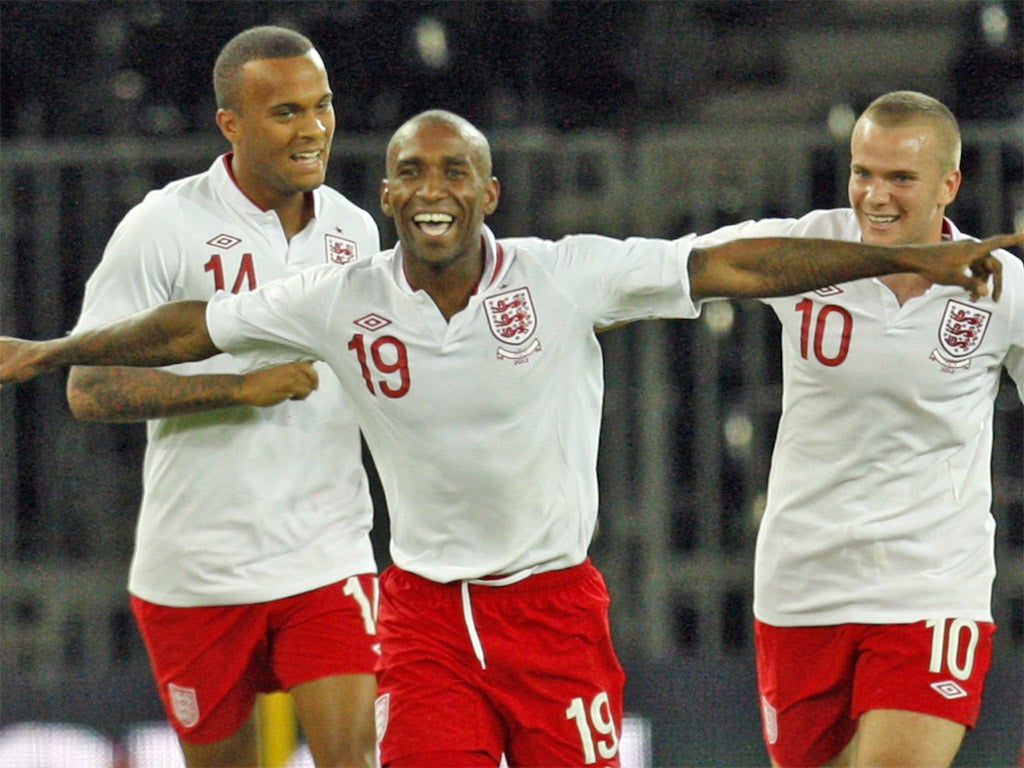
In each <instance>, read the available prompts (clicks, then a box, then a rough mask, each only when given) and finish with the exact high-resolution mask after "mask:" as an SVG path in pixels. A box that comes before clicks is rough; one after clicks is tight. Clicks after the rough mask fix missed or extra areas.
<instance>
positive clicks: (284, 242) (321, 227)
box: [68, 27, 380, 766]
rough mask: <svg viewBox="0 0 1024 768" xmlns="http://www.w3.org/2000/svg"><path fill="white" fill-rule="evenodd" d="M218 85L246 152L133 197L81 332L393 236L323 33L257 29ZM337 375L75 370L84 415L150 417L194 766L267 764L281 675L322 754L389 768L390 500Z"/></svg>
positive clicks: (176, 659)
mask: <svg viewBox="0 0 1024 768" xmlns="http://www.w3.org/2000/svg"><path fill="white" fill-rule="evenodd" d="M213 84H214V90H215V92H216V96H217V104H218V110H217V113H216V121H217V125H218V126H219V127H220V129H221V132H222V133H223V135H224V137H225V138H226V139H227V141H228V142H229V143H230V145H231V151H230V152H227V153H225V154H224V155H221V156H220V157H218V158H216V159H215V160H214V162H213V164H212V165H211V167H210V168H209V169H208V170H207V171H206V172H205V173H201V174H198V175H196V176H191V177H189V178H185V179H180V180H177V181H174V182H172V183H171V184H169V185H168V186H166V187H164V188H163V189H160V190H156V191H153V192H151V193H150V194H149V195H147V196H146V198H145V199H144V200H143V201H142V202H141V203H140V204H139V205H137V206H136V207H135V208H133V209H132V210H131V211H129V212H128V214H127V215H126V216H125V217H124V219H123V220H122V221H121V223H120V224H119V225H118V227H117V229H116V231H115V232H114V234H113V236H112V237H111V239H110V242H109V243H108V245H107V248H106V250H105V252H104V254H103V260H102V261H101V263H100V265H99V266H98V267H97V269H96V271H95V272H94V273H93V275H92V276H91V277H90V279H89V282H88V285H87V286H86V292H85V300H84V305H83V309H82V315H81V317H80V318H79V321H78V325H77V329H78V330H86V329H90V328H94V327H96V326H97V325H99V324H102V323H105V322H108V321H111V320H114V319H116V318H118V317H123V316H125V315H129V314H131V313H133V312H138V311H140V310H142V309H145V308H147V307H153V306H156V305H158V304H160V303H162V302H166V301H170V300H172V299H204V300H205V299H208V298H210V297H211V296H213V295H214V293H216V292H217V291H220V290H223V291H230V292H231V293H234V294H238V293H244V292H247V291H250V290H253V289H255V288H257V287H258V286H261V285H263V284H264V283H268V282H270V281H271V280H274V279H277V278H281V277H286V276H289V275H292V274H294V273H296V272H298V271H300V270H301V269H302V268H304V267H310V266H318V265H322V264H330V265H331V267H332V268H335V269H340V268H341V266H340V265H339V264H336V263H335V262H345V261H350V260H352V259H355V258H356V257H358V256H369V255H371V254H373V253H375V252H376V251H377V250H379V248H380V241H379V236H378V233H377V225H376V223H375V222H374V220H373V218H372V217H371V216H370V215H369V214H368V213H367V212H366V211H363V210H361V209H359V208H358V207H356V206H355V205H353V204H352V203H351V202H350V201H349V200H348V199H346V198H345V197H343V196H342V195H341V194H340V193H339V192H337V191H336V190H334V189H331V188H329V187H326V186H324V179H325V174H326V172H327V162H328V158H329V156H330V150H331V141H332V140H333V138H334V107H333V94H332V92H331V86H330V81H329V79H328V76H327V70H326V68H325V66H324V62H323V59H322V58H321V57H320V54H319V53H318V52H317V50H316V49H315V48H314V47H313V44H312V43H311V42H310V41H309V40H308V39H307V38H306V37H304V36H303V35H300V34H298V33H297V32H294V31H292V30H289V29H284V28H281V27H254V28H252V29H248V30H246V31H244V32H241V33H240V34H238V35H236V36H235V37H234V38H232V39H231V40H230V41H228V43H227V44H226V45H225V46H224V48H223V49H222V51H221V52H220V55H219V56H218V58H217V60H216V63H215V65H214V73H213ZM326 379H327V380H326V381H324V382H322V383H321V386H320V388H319V391H317V392H312V390H313V389H314V388H316V387H317V385H318V373H317V371H316V369H315V368H314V366H313V365H312V364H311V363H309V362H294V363H289V364H287V365H283V366H276V367H272V368H268V369H267V370H263V371H259V372H251V368H250V367H247V366H246V364H245V363H244V361H240V360H237V359H232V358H230V357H229V356H227V355H220V356H218V357H216V358H214V359H212V360H209V361H205V362H202V363H193V364H189V365H186V366H177V367H175V368H173V369H169V370H168V369H162V370H140V369H131V368H74V369H72V371H71V375H70V377H69V380H68V399H69V402H70V404H71V407H72V410H73V411H74V413H75V415H76V416H78V417H79V418H81V419H86V420H91V421H142V420H145V421H146V422H147V438H148V439H147V445H146V459H145V462H144V466H143V485H144V494H143V500H142V506H141V510H140V514H139V524H138V528H137V532H136V542H135V552H134V555H133V558H132V566H131V574H130V578H129V585H128V587H129V591H130V592H131V605H132V610H133V612H134V614H135V617H136V620H137V622H138V625H139V628H140V630H141V633H142V636H143V638H144V639H145V641H146V646H147V649H148V651H149V656H150V661H151V664H152V667H153V672H154V675H155V677H156V680H157V685H158V689H159V691H160V696H161V698H162V699H163V702H164V706H165V708H166V711H167V717H168V719H169V721H170V722H171V724H172V725H173V726H174V728H175V730H176V732H177V734H178V737H179V740H180V743H181V746H182V750H183V751H184V754H185V759H186V762H187V763H188V765H190V766H193V765H196V766H200V765H201V766H210V765H230V766H254V765H256V763H257V744H256V731H255V728H254V725H253V723H254V721H253V704H254V701H255V698H256V695H257V693H259V692H262V691H272V690H277V689H284V690H289V691H290V692H291V693H292V697H293V699H294V701H295V704H296V710H297V713H298V717H299V720H300V721H301V723H302V727H303V730H304V732H305V734H306V737H307V740H308V743H309V747H310V751H311V752H312V755H313V758H314V760H315V762H316V764H317V765H318V766H337V765H346V766H349V765H366V766H369V765H373V764H374V762H375V758H376V756H375V746H376V742H375V735H374V727H373V700H374V694H375V690H376V685H375V679H374V675H373V672H374V665H375V663H376V653H375V651H374V646H375V644H376V635H375V630H374V626H373V616H372V611H370V610H369V609H368V608H365V606H370V605H372V604H373V601H374V595H375V592H376V577H375V571H376V566H375V563H374V558H373V551H372V547H371V544H370V539H369V531H370V527H371V525H372V521H373V514H372V507H371V504H370V497H369V492H368V483H367V479H366V475H365V473H364V471H363V466H362V451H361V444H360V440H359V432H358V429H357V428H356V426H355V424H354V423H353V420H352V413H351V410H350V408H349V407H348V406H347V405H346V403H345V400H344V396H343V395H342V392H341V387H340V386H338V383H337V381H336V380H335V379H334V378H333V377H331V376H328V377H326ZM307 395H308V396H309V399H308V400H307V401H306V402H302V403H298V402H282V401H287V400H288V399H289V398H304V397H306V396H307ZM270 405H273V406H274V407H262V408H260V407H255V406H270Z"/></svg>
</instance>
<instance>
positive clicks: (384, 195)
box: [380, 179, 395, 217]
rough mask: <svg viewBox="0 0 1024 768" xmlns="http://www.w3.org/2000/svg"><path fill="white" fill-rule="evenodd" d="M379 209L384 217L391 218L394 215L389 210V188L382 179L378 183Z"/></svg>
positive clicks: (385, 180)
mask: <svg viewBox="0 0 1024 768" xmlns="http://www.w3.org/2000/svg"><path fill="white" fill-rule="evenodd" d="M380 209H381V210H382V211H384V215H385V216H388V217H391V216H394V215H395V212H394V210H393V209H392V208H391V187H390V186H388V180H387V179H383V180H381V182H380Z"/></svg>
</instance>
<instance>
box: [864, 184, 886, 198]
mask: <svg viewBox="0 0 1024 768" xmlns="http://www.w3.org/2000/svg"><path fill="white" fill-rule="evenodd" d="M864 199H865V200H866V201H867V202H869V203H884V202H887V201H888V199H889V185H888V184H887V183H886V181H885V180H884V179H871V180H870V181H868V182H867V183H865V185H864Z"/></svg>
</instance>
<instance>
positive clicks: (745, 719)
mask: <svg viewBox="0 0 1024 768" xmlns="http://www.w3.org/2000/svg"><path fill="white" fill-rule="evenodd" d="M261 23H284V24H287V25H289V26H293V27H295V28H297V29H299V30H300V31H303V32H305V33H306V34H308V35H309V36H310V37H311V38H312V39H313V40H314V42H315V43H316V44H317V46H318V48H319V49H320V50H321V52H322V53H323V55H324V58H325V59H326V61H327V64H328V68H329V70H330V71H331V77H332V85H333V88H334V90H335V92H336V94H337V99H336V108H337V115H338V132H337V136H336V138H335V142H334V152H333V158H332V161H331V172H330V178H329V181H330V183H332V184H333V185H334V186H336V187H338V188H339V189H341V190H342V191H344V192H345V193H346V194H347V195H348V196H349V197H351V198H352V199H354V200H355V201H357V202H359V203H360V204H362V205H363V206H364V207H366V208H367V209H368V210H370V211H371V212H372V213H374V214H375V215H377V216H378V221H379V223H380V225H381V229H382V234H383V236H384V240H385V243H390V241H391V240H392V239H393V236H392V229H391V227H390V225H389V223H388V222H387V221H386V220H385V219H384V218H383V216H381V215H379V210H378V205H377V186H378V183H379V178H380V177H381V175H382V171H383V162H382V159H383V152H384V146H385V144H386V142H387V138H388V136H389V132H390V131H391V130H393V129H394V127H396V126H397V125H398V123H399V122H400V120H402V119H403V118H404V117H407V116H408V115H410V114H412V113H414V112H416V111H418V110H420V109H423V108H426V107H430V106H442V107H445V108H449V109H452V110H454V111H456V112H459V113H461V114H463V115H465V116H466V117H468V118H469V119H471V120H472V121H474V122H475V123H477V124H478V125H479V126H480V127H481V128H482V129H484V130H485V131H486V132H488V134H489V136H490V137H491V140H492V145H493V148H494V154H495V168H496V174H497V175H498V176H499V178H501V180H502V186H503V198H502V206H501V209H500V210H499V212H498V213H497V214H496V215H495V216H494V217H493V220H492V225H493V227H494V228H495V230H496V231H497V232H498V233H499V235H505V236H512V235H524V234H535V235H542V236H558V235H560V234H564V233H568V232H578V231H596V232H601V233H604V234H609V235H618V236H624V235H628V234H635V235H648V236H662V237H671V236H677V235H679V234H682V233H685V232H688V231H705V230H708V229H710V228H713V227H714V226H716V225H719V224H724V223H728V222H732V221H737V220H740V219H745V218H751V217H760V216H765V215H790V214H799V213H802V212H803V211H805V210H807V209H809V208H812V207H831V206H834V205H843V204H845V199H846V193H845V184H846V175H847V172H846V165H847V163H848V158H847V138H848V135H849V129H850V127H851V125H852V120H853V117H854V115H855V114H856V113H857V112H858V111H859V110H860V109H861V108H862V107H863V106H865V105H866V104H867V102H868V101H870V100H871V99H872V98H873V97H874V96H876V95H878V94H880V93H882V92H884V91H887V90H892V89H895V88H910V89H915V90H922V91H925V92H928V93H930V94H932V95H934V96H936V97H938V98H940V99H942V100H943V101H945V102H946V103H947V104H948V105H949V106H950V107H952V108H953V110H954V112H956V113H957V115H958V117H959V118H960V119H961V122H962V126H963V129H964V138H965V152H964V161H963V167H964V172H965V183H964V188H963V190H962V192H961V195H960V199H959V200H958V202H957V203H956V204H955V205H954V206H953V207H952V209H951V216H952V217H953V218H954V219H955V220H956V221H957V222H958V223H959V224H960V225H961V228H963V229H964V230H966V231H968V232H971V233H974V234H977V235H986V234H993V233H995V232H997V231H1009V228H1011V227H1015V228H1017V229H1020V228H1021V227H1024V61H1022V51H1024V3H1022V2H1020V0H831V2H818V1H814V0H789V1H786V0H769V1H767V2H763V1H762V2H758V1H757V0H679V1H677V2H654V1H651V2H625V1H622V2H568V1H559V0H525V1H524V0H515V1H511V0H510V1H508V2H497V1H494V2H468V1H467V2H452V1H450V2H436V1H431V2H412V1H407V2H389V1H387V0H374V1H364V2H360V1H353V2H329V1H327V0H324V1H322V2H320V1H309V2H285V1H279V2H188V1H183V0H179V1H177V2H170V1H161V0H146V1H139V2H107V1H101V0H96V1H93V2H17V1H15V0H4V2H3V3H0V105H2V106H0V332H3V333H11V334H16V335H22V336H29V337H48V336H54V335H59V334H61V333H63V332H65V331H67V330H69V329H70V328H71V326H72V325H73V323H74V320H75V318H76V317H77V314H78V309H79V306H80V301H81V296H82V289H83V285H84V281H85V279H86V277H87V276H88V275H89V274H90V272H91V271H92V269H93V268H94V267H95V265H96V264H97V262H98V261H99V258H100V255H101V253H102V249H103V245H104V243H105V241H106V239H107V237H108V236H109V235H110V233H111V231H112V230H113V228H114V226H115V224H116V222H117V221H118V220H119V219H120V217H121V216H122V215H123V214H124V212H125V211H126V210H127V209H128V208H129V207H131V206H132V205H134V204H135V203H137V202H138V201H139V200H140V199H141V198H142V196H143V195H144V194H145V192H146V191H148V190H149V189H151V188H154V187H157V186H161V185H163V184H164V183H166V182H168V181H170V180H171V179H174V178H177V177H180V176H182V175H186V174H189V173H194V172H198V171H201V170H204V169H205V168H206V167H207V166H208V165H209V163H210V162H211V160H212V158H213V156H214V155H216V154H217V153H219V152H221V151H223V150H224V149H225V148H226V146H225V144H224V142H223V140H222V139H221V137H220V136H219V134H218V133H217V132H216V127H215V125H214V122H213V113H214V104H213V96H212V87H211V85H210V70H211V68H212V63H213V59H214V57H215V55H216V53H217V51H218V50H219V48H220V47H221V45H223V43H224V42H226V41H227V39H228V38H230V37H231V36H232V35H233V34H235V33H236V32H238V31H240V30H241V29H243V28H245V27H247V26H250V25H253V24H261ZM711 309H712V310H713V311H709V312H707V313H706V315H705V317H704V318H703V319H702V320H701V321H699V322H695V323H646V324H641V325H638V326H636V327H631V328H625V329H621V330H618V331H615V332H613V333H609V334H607V335H606V336H605V337H604V338H603V340H602V341H603V344H604V346H605V350H606V353H607V366H606V367H607V399H606V408H605V411H606V414H605V425H604V440H603V444H602V458H601V467H600V474H601V486H602V513H601V518H600V529H599V532H598V536H597V539H596V541H595V544H594V547H593V555H594V558H595V560H596V561H597V562H598V564H599V565H600V566H601V568H602V569H603V571H604V572H605V574H606V576H607V578H608V581H609V585H610V587H611V590H612V595H613V600H614V604H613V626H614V629H615V632H616V637H617V642H618V647H619V650H620V653H621V655H622V657H623V661H624V664H625V666H626V668H627V672H628V673H629V682H628V685H627V708H628V710H629V711H630V713H632V719H631V721H630V723H631V724H630V728H631V733H632V734H633V735H634V736H635V738H634V740H633V741H632V742H631V747H630V756H629V760H630V761H632V762H633V763H634V764H636V765H658V766H668V765H687V766H748V765H749V766H755V765H763V764H765V763H766V757H765V754H764V751H763V748H762V746H761V742H760V724H759V715H758V705H757V695H756V685H755V679H754V663H753V652H752V646H751V627H750V623H751V618H750V601H751V596H750V592H751V562H752V546H753V537H754V534H755V531H756V527H757V523H758V516H759V513H760V509H761V506H762V504H763V490H764V483H765V478H766V474H767V466H768V457H769V453H770V450H771V444H772V440H773V436H774V428H775V423H776V420H777V418H778V410H779V402H780V392H779V380H780V376H779V365H780V361H779V356H778V353H777V351H776V335H777V329H776V327H775V325H774V323H775V321H774V319H773V318H772V317H771V316H770V315H769V314H768V313H767V312H766V311H765V310H764V309H763V308H762V307H761V306H760V305H758V304H755V303H732V304H724V303H723V304H720V305H717V306H714V307H711ZM63 386H64V381H63V378H62V377H60V376H48V377H45V378H44V379H42V380H39V381H37V382H35V383H33V384H31V385H26V386H21V387H17V388H13V389H9V390H5V391H4V393H3V396H2V398H0V478H2V484H0V766H2V768H28V767H29V766H30V765H33V764H34V763H30V762H26V761H27V760H29V758H28V757H26V752H24V751H19V750H23V747H22V746H19V745H24V744H26V743H29V744H37V745H38V744H49V745H51V747H52V745H54V744H57V743H60V744H64V745H65V746H69V745H70V746H73V748H74V750H78V751H77V752H75V753H74V754H75V755H76V756H75V757H73V758H71V759H70V762H64V763H62V762H59V760H58V761H56V762H53V763H47V762H46V761H45V759H44V757H43V752H42V748H41V747H33V748H32V749H35V750H36V752H35V753H34V754H35V755H36V756H35V757H33V758H31V759H32V760H35V761H36V763H35V764H38V765H50V764H53V765H69V766H70V765H74V766H76V768H88V767H89V766H92V765H96V766H113V765H117V766H118V768H123V767H124V766H128V765H133V766H139V767H140V768H141V766H143V765H152V766H157V765H175V764H176V763H175V761H174V758H175V757H177V753H176V751H175V749H174V748H173V742H168V741H166V739H167V738H168V734H167V732H166V730H165V729H163V728H162V727H161V721H162V712H161V709H160V707H159V703H158V700H157V698H156V694H155V693H154V691H153V690H152V683H151V680H150V677H149V671H148V667H147V663H146V658H145V651H144V649H143V647H142V644H141V641H140V639H139V638H138V636H137V633H136V631H135V628H134V625H133V622H132V619H131V616H130V613H129V610H128V605H127V596H126V593H125V580H126V571H127V564H128V559H129V556H130V553H131V547H132V536H133V529H134V522H135V511H136V505H137V502H138V497H139V481H138V476H139V471H138V468H139V466H140V461H141V452H142V447H143V442H144V434H143V429H142V427H141V426H140V425H119V426H99V425H87V424H80V423H76V422H75V421H74V420H73V419H72V418H71V416H70V414H69V412H68V409H67V407H66V403H65V401H64V396H63ZM997 409H998V412H999V413H998V419H997V421H998V425H997V442H996V448H995V452H994V453H995V456H994V476H995V481H996V482H995V515H996V517H997V520H998V523H999V533H998V561H999V569H1000V572H999V576H998V579H997V584H996V594H995V610H996V618H997V621H998V623H999V624H1000V628H1001V629H1000V632H999V633H998V636H997V648H996V658H995V661H994V666H993V670H992V673H991V675H990V678H989V685H988V691H987V697H986V703H985V707H984V708H983V712H982V718H981V722H980V723H979V726H978V728H977V729H975V731H973V732H972V733H970V734H969V735H968V737H967V740H966V743H965V745H964V748H963V750H962V751H961V754H960V756H959V758H958V761H957V765H961V766H987V765H991V766H1009V765H1018V764H1020V760H1021V745H1022V742H1024V734H1022V722H1021V721H1022V718H1021V711H1022V697H1024V682H1022V677H1024V671H1022V655H1024V654H1022V651H1024V586H1022V581H1024V501H1022V499H1024V480H1022V464H1024V448H1022V443H1024V424H1022V409H1021V406H1020V404H1019V402H1018V401H1017V399H1016V396H1015V393H1014V392H1013V391H1012V388H1011V387H1010V385H1009V383H1008V380H1007V382H1004V387H1003V389H1002V391H1001V393H1000V396H999V400H998V402H997ZM378 501H381V500H380V497H379V494H378ZM374 536H375V544H376V547H377V552H378V557H379V562H380V564H381V566H382V567H383V566H384V565H386V564H387V563H388V562H389V560H388V555H387V548H386V540H387V519H386V515H384V514H383V509H381V514H379V515H378V526H377V529H376V531H375V534H374ZM26 723H37V724H38V723H46V724H50V726H49V727H50V728H51V731H49V733H50V735H47V736H43V737H40V736H39V735H38V734H39V733H40V731H39V730H38V726H27V725H25V724H26ZM58 724H59V725H58ZM32 728H36V730H32ZM58 728H59V729H61V730H60V733H63V734H65V735H63V736H59V737H58V736H54V735H53V734H54V733H56V732H57V729H58ZM68 728H70V729H71V730H70V731H68V730H67V729H68ZM68 734H70V735H68ZM286 741H287V739H286ZM145 745H150V746H145ZM153 745H156V746H153ZM92 750H95V751H92ZM287 750H288V748H287V746H286V747H285V752H284V753H283V757H280V758H275V759H278V761H279V764H282V763H283V761H284V760H286V759H287ZM90 755H92V756H90ZM54 759H55V760H57V758H54ZM301 759H302V757H301V755H300V756H299V757H297V758H296V762H295V763H293V764H298V763H299V762H300V761H301Z"/></svg>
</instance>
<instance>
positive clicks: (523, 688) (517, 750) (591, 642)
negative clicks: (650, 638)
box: [472, 561, 625, 766]
mask: <svg viewBox="0 0 1024 768" xmlns="http://www.w3.org/2000/svg"><path fill="white" fill-rule="evenodd" d="M472 594H473V598H472V599H473V609H474V614H475V616H476V619H477V626H478V629H479V633H480V640H481V643H482V645H483V647H484V653H485V655H486V657H487V658H488V672H489V674H488V675H487V677H486V683H487V692H488V696H489V698H490V699H491V700H492V701H494V702H496V703H497V704H498V706H499V709H500V710H501V711H502V713H503V715H504V716H505V718H506V722H507V724H508V729H509V739H508V745H507V758H508V763H509V765H510V766H517V765H521V766H536V765H594V766H617V765H618V764H619V736H620V734H621V732H622V715H623V695H624V686H625V674H624V672H623V670H622V666H621V664H620V663H619V660H618V657H617V656H616V654H615V650H614V648H613V646H612V639H611V631H610V627H609V621H608V609H609V597H608V590H607V588H606V586H605V583H604V580H603V578H602V577H601V574H600V573H599V572H598V571H597V569H596V568H595V567H594V566H593V565H592V564H591V563H590V562H589V561H587V562H585V563H584V564H582V565H580V566H577V567H576V568H571V569H567V570H565V571H556V572H552V573H544V574H540V575H538V576H534V577H531V578H530V579H528V580H526V581H524V582H522V584H521V585H513V586H511V587H503V588H492V587H477V588H476V589H475V591H474V592H473V593H472Z"/></svg>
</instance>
